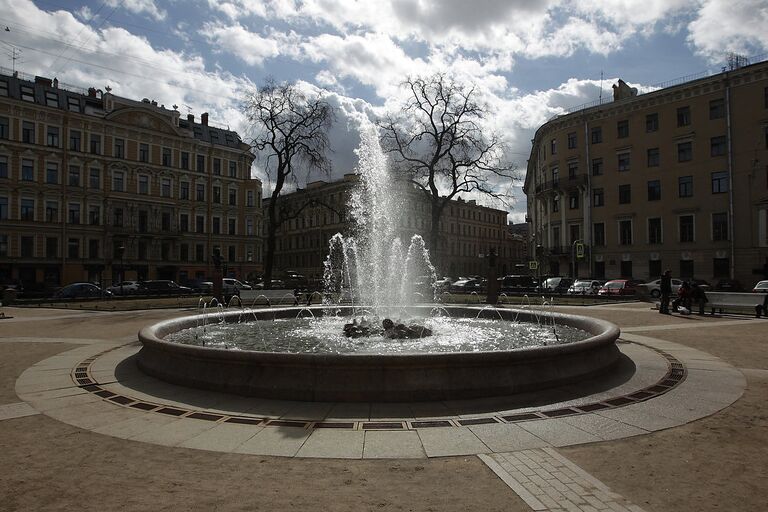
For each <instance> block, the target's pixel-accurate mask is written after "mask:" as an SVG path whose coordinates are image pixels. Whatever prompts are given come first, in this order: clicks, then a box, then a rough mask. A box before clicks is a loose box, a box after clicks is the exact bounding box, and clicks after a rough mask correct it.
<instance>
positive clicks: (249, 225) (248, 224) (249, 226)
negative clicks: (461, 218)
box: [245, 217, 453, 236]
mask: <svg viewBox="0 0 768 512" xmlns="http://www.w3.org/2000/svg"><path fill="white" fill-rule="evenodd" d="M451 227H453V224H451ZM245 234H246V235H248V236H250V235H253V218H252V217H246V218H245Z"/></svg>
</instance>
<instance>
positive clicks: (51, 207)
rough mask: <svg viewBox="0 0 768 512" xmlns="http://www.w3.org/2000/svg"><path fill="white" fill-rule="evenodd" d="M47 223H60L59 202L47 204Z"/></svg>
mask: <svg viewBox="0 0 768 512" xmlns="http://www.w3.org/2000/svg"><path fill="white" fill-rule="evenodd" d="M45 222H59V203H58V202H57V201H46V202H45Z"/></svg>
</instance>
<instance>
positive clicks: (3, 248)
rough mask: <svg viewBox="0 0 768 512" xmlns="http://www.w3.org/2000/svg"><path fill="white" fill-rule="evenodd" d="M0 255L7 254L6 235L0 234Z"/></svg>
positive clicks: (4, 255) (5, 255)
mask: <svg viewBox="0 0 768 512" xmlns="http://www.w3.org/2000/svg"><path fill="white" fill-rule="evenodd" d="M0 256H3V257H7V256H8V235H2V234H0Z"/></svg>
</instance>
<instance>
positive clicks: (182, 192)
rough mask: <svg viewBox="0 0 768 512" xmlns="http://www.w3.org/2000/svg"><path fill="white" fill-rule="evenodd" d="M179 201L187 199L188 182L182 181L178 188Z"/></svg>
mask: <svg viewBox="0 0 768 512" xmlns="http://www.w3.org/2000/svg"><path fill="white" fill-rule="evenodd" d="M179 199H189V182H188V181H182V182H181V184H180V186H179Z"/></svg>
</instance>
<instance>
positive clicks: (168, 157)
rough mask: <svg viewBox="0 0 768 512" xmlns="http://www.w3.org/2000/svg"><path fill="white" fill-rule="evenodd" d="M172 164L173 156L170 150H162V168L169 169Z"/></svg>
mask: <svg viewBox="0 0 768 512" xmlns="http://www.w3.org/2000/svg"><path fill="white" fill-rule="evenodd" d="M172 164H173V156H172V153H171V150H170V148H163V166H164V167H171V165H172Z"/></svg>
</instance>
